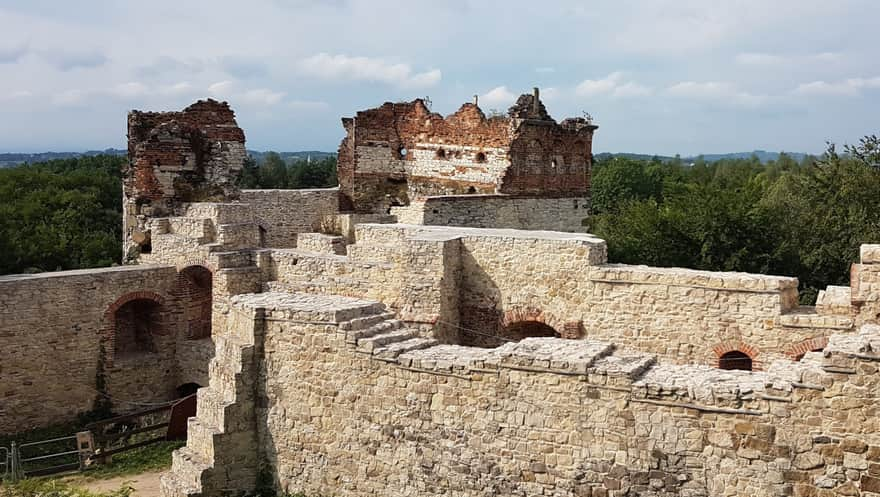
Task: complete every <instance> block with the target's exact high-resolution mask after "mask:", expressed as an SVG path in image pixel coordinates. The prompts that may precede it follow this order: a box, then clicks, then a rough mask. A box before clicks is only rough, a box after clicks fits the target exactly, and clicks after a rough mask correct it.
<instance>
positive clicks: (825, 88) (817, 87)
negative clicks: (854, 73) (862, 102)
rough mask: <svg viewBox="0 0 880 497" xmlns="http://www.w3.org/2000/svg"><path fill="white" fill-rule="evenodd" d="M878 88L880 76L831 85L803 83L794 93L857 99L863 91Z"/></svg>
mask: <svg viewBox="0 0 880 497" xmlns="http://www.w3.org/2000/svg"><path fill="white" fill-rule="evenodd" d="M876 88H880V76H878V77H874V78H850V79H847V80H843V81H835V82H831V83H828V82H826V81H813V82H810V83H802V84H800V85H798V87H797V88H795V89H794V90H793V91H792V93H794V94H795V95H806V96H819V95H837V96H846V97H855V96H858V95H860V94H861V93H862V90H867V89H876Z"/></svg>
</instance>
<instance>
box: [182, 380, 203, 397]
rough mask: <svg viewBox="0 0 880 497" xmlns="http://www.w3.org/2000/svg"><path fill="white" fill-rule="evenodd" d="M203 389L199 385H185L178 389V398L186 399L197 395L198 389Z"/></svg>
mask: <svg viewBox="0 0 880 497" xmlns="http://www.w3.org/2000/svg"><path fill="white" fill-rule="evenodd" d="M200 388H202V386H201V385H199V384H198V383H184V384H183V385H180V386H179V387H177V398H179V399H182V398H184V397H189V396H190V395H192V394H194V393H196V391H197V390H198V389H200Z"/></svg>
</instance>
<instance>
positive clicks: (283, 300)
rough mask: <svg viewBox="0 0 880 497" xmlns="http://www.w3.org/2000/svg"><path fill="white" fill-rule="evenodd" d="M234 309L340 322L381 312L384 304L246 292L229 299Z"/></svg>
mask: <svg viewBox="0 0 880 497" xmlns="http://www.w3.org/2000/svg"><path fill="white" fill-rule="evenodd" d="M232 304H233V305H234V306H238V307H242V308H247V309H263V310H265V311H266V312H267V313H272V317H273V318H276V319H289V320H296V321H314V322H327V323H341V322H344V321H349V320H352V319H355V318H359V317H363V316H369V315H372V314H378V313H381V312H384V311H385V304H382V303H379V302H373V301H369V300H361V299H355V298H351V297H343V296H340V295H316V294H305V293H284V292H266V293H246V294H241V295H235V296H234V297H232Z"/></svg>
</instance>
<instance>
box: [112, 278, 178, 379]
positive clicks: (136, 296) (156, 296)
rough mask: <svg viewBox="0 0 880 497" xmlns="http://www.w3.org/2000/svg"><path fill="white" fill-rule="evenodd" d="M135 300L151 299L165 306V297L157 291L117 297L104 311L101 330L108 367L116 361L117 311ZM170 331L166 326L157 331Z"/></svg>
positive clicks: (162, 332)
mask: <svg viewBox="0 0 880 497" xmlns="http://www.w3.org/2000/svg"><path fill="white" fill-rule="evenodd" d="M135 300H150V301H152V302H155V303H156V304H157V305H158V306H159V307H160V308H164V307H165V297H163V296H162V295H159V294H158V293H156V292H149V291H138V292H130V293H126V294H125V295H122V296H121V297H119V298H118V299H116V300H115V301H114V302H113V303H112V304H110V306H109V307H107V310H106V311H104V327H103V330H102V332H101V338H102V343H103V345H104V358H103V359H104V363H105V364H106V365H107V366H108V367H112V366H113V361H114V355H115V354H114V350H115V348H116V311H118V310H119V309H120V308H121V307H122V306H124V305H125V304H127V303H129V302H133V301H135ZM167 332H168V331H167V330H166V329H164V328H160V329H159V330H158V331H157V334H158V335H164V334H166V333H167Z"/></svg>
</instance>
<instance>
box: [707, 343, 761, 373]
mask: <svg viewBox="0 0 880 497" xmlns="http://www.w3.org/2000/svg"><path fill="white" fill-rule="evenodd" d="M712 352H714V353H715V363H714V364H713V366H714V367H716V368H717V367H720V366H721V356H723V355H724V354H727V353H728V352H742V353H743V354H745V355H747V356H749V358H750V359H751V360H752V371H760V370H761V369H763V368H762V364H761V361H760V360H758V357H759V356H760V355H761V351H760V350H758V348H757V347H754V346H752V345H749V344H747V343H745V342H743V341H742V340H726V341H723V342H718V343H716V344H715V345H713V346H712Z"/></svg>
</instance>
